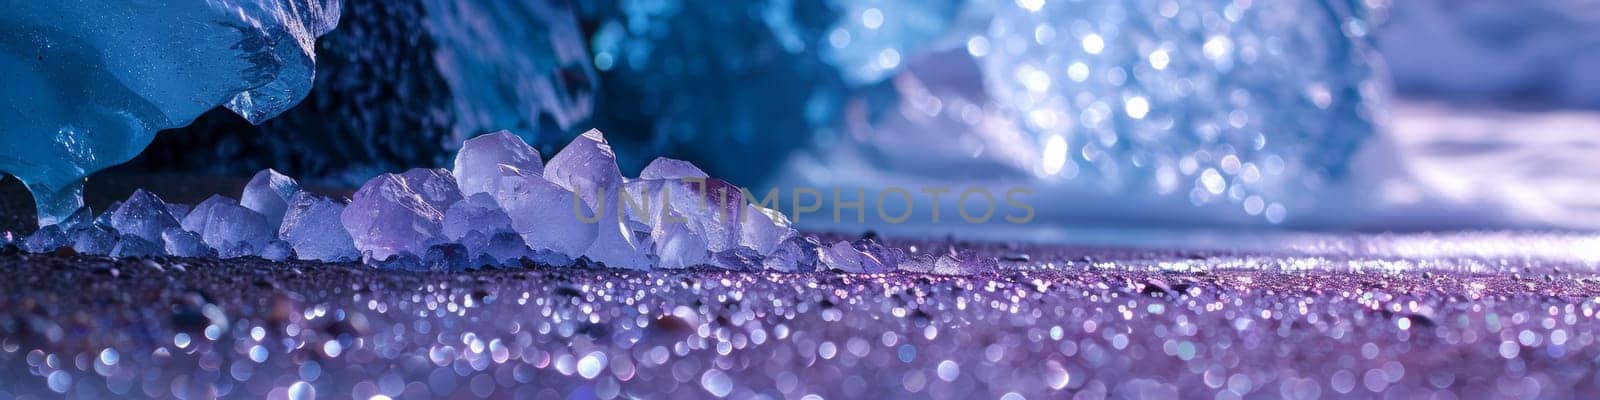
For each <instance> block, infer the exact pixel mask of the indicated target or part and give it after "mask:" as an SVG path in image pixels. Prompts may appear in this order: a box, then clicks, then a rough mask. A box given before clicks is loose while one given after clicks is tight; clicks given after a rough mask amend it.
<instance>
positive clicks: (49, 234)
mask: <svg viewBox="0 0 1600 400" xmlns="http://www.w3.org/2000/svg"><path fill="white" fill-rule="evenodd" d="M69 244H72V242H71V241H70V238H68V237H67V233H66V232H62V231H61V227H60V226H57V225H49V226H46V227H43V228H39V230H36V231H33V233H31V234H28V236H24V237H22V240H21V241H20V242H19V243H17V246H18V247H21V248H22V250H24V251H27V252H30V253H45V252H50V251H55V249H57V248H60V247H61V246H66V245H69Z"/></svg>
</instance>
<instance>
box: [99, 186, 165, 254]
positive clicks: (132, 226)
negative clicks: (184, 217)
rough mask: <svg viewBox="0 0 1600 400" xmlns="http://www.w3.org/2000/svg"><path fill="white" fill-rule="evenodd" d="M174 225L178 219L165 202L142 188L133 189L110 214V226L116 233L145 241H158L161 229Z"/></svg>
mask: <svg viewBox="0 0 1600 400" xmlns="http://www.w3.org/2000/svg"><path fill="white" fill-rule="evenodd" d="M175 226H178V220H177V219H175V218H173V217H172V211H170V210H169V209H168V208H167V203H166V202H164V201H161V198H160V197H156V195H155V194H152V193H150V192H146V191H144V189H138V190H134V191H133V195H131V196H128V200H126V201H123V202H122V205H121V206H118V207H117V211H116V212H115V213H112V214H111V227H112V228H116V229H117V233H120V234H123V235H134V236H138V237H139V238H141V239H144V240H145V241H146V242H152V243H156V242H160V241H161V231H164V230H167V228H171V227H175Z"/></svg>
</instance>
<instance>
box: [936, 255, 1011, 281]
mask: <svg viewBox="0 0 1600 400" xmlns="http://www.w3.org/2000/svg"><path fill="white" fill-rule="evenodd" d="M997 265H998V263H997V262H996V261H995V259H994V258H987V257H976V256H972V255H962V254H957V253H955V252H954V251H952V252H950V253H946V254H943V255H940V256H939V258H938V259H936V260H934V262H933V270H932V271H930V273H932V274H937V275H974V274H981V273H986V272H992V271H994V269H995V267H996V266H997Z"/></svg>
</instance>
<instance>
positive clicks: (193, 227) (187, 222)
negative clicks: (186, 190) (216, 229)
mask: <svg viewBox="0 0 1600 400" xmlns="http://www.w3.org/2000/svg"><path fill="white" fill-rule="evenodd" d="M224 204H231V205H238V204H239V202H238V201H235V200H234V199H233V198H231V197H228V196H223V195H220V194H214V195H211V197H207V198H206V199H205V200H204V201H201V202H200V204H197V205H195V206H194V208H193V209H190V210H189V214H188V215H185V216H184V217H183V221H182V223H181V224H180V226H181V227H182V228H183V230H186V231H189V232H195V233H201V232H205V231H206V224H208V223H210V222H211V211H212V210H213V209H215V208H216V207H217V206H220V205H224Z"/></svg>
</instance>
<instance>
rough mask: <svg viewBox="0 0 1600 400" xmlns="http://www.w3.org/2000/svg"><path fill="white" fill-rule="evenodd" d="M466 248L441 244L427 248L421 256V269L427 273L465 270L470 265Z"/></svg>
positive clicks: (459, 245) (451, 244) (458, 244)
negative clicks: (424, 269)
mask: <svg viewBox="0 0 1600 400" xmlns="http://www.w3.org/2000/svg"><path fill="white" fill-rule="evenodd" d="M471 264H472V263H471V259H470V258H469V255H468V253H467V247H466V246H463V245H461V244H460V243H441V244H436V245H433V246H430V247H428V251H427V253H424V254H423V257H422V267H423V268H426V269H427V270H429V271H438V272H451V271H461V270H465V269H467V268H468V267H470V266H472V265H471Z"/></svg>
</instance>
